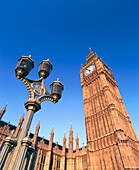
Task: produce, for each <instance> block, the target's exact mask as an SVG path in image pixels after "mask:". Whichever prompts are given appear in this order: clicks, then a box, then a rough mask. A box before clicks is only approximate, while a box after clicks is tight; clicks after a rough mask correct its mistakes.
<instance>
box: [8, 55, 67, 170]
mask: <svg viewBox="0 0 139 170" xmlns="http://www.w3.org/2000/svg"><path fill="white" fill-rule="evenodd" d="M33 68H34V61H33V60H32V58H31V56H22V57H21V58H20V59H19V60H18V64H17V66H16V68H15V74H16V77H17V79H20V80H21V81H23V83H24V84H25V85H26V87H27V90H28V92H29V99H28V100H27V101H26V102H25V107H26V109H27V115H26V118H25V121H24V124H23V127H22V129H21V132H20V133H19V135H18V137H17V145H16V147H15V148H14V150H13V153H12V157H11V159H10V160H9V161H6V162H8V163H9V165H8V169H10V170H13V169H14V170H19V169H22V167H23V163H24V159H25V154H26V152H27V148H28V147H29V146H30V142H28V143H27V144H26V145H25V144H24V145H25V146H26V147H25V146H24V147H23V141H24V139H25V137H26V134H27V132H28V131H29V128H30V125H31V122H32V118H33V115H34V113H35V112H37V111H38V110H40V109H41V102H42V101H45V100H50V101H52V102H53V103H54V104H55V103H56V102H58V100H59V99H60V98H61V95H62V91H63V89H64V86H63V84H62V83H60V81H59V79H57V81H54V82H53V83H52V84H51V85H50V93H49V92H48V91H47V89H46V87H45V85H44V79H46V78H47V77H48V76H49V74H50V72H51V71H52V69H53V67H52V64H51V62H50V61H49V59H47V60H45V61H42V62H41V63H40V65H39V71H38V74H39V77H40V78H39V79H38V80H31V79H28V78H26V76H27V75H28V74H29V72H30V71H31V70H32V69H33ZM24 143H25V142H24ZM22 155H23V156H22ZM21 156H22V158H21ZM17 162H18V163H17ZM6 167H7V165H6Z"/></svg>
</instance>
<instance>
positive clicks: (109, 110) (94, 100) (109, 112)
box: [0, 49, 139, 170]
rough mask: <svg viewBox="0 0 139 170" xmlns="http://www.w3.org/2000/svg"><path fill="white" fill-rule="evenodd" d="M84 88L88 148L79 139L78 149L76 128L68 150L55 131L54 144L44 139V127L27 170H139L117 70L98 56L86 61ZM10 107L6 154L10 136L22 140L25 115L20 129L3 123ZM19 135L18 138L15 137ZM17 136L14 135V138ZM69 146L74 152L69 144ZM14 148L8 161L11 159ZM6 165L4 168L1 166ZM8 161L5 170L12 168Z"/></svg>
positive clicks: (3, 133) (0, 131)
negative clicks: (117, 81)
mask: <svg viewBox="0 0 139 170" xmlns="http://www.w3.org/2000/svg"><path fill="white" fill-rule="evenodd" d="M80 76H81V87H82V91H83V103H84V116H85V127H86V140H87V145H86V146H83V147H82V148H79V138H78V134H77V135H76V139H75V142H76V143H75V145H76V149H75V150H74V149H73V143H74V139H73V130H72V125H71V127H70V130H69V137H68V139H66V135H65V134H64V135H63V145H62V146H61V145H59V144H58V143H54V142H53V138H54V130H53V129H52V131H51V133H50V139H49V140H47V139H44V138H42V137H39V136H38V134H39V129H40V122H38V124H37V126H36V129H35V133H34V134H32V133H31V134H30V141H31V142H32V147H33V148H34V150H32V147H29V148H28V150H27V152H26V155H25V161H24V164H23V168H22V169H23V170H137V169H139V141H138V138H137V135H136V132H135V130H134V128H133V125H132V123H131V120H130V117H129V115H128V113H127V111H126V108H125V105H124V103H123V100H122V98H121V95H120V93H119V90H118V86H117V83H116V80H115V78H114V76H113V73H112V71H111V69H110V68H109V67H108V66H107V64H106V63H104V62H103V61H102V59H100V58H99V57H98V56H97V55H96V54H95V53H94V52H92V51H91V49H90V53H89V55H88V56H87V57H86V63H85V64H84V65H83V66H82V67H81V70H80ZM5 111H6V106H5V107H4V108H3V109H2V110H1V112H0V148H1V152H2V148H3V147H4V144H5V141H6V140H7V139H9V136H10V137H11V136H12V137H11V138H12V139H13V140H14V139H16V138H18V135H19V133H20V130H21V128H22V123H23V121H24V115H23V116H22V117H21V118H20V120H19V122H18V125H17V126H13V125H11V124H10V123H6V122H4V121H2V120H1V119H2V116H3V114H4V113H5ZM13 130H14V132H13ZM11 132H12V134H11ZM67 140H68V146H66V141H67ZM12 147H13V146H12V145H11V148H10V149H9V150H8V151H7V155H6V157H10V154H11V150H12ZM0 164H1V163H0ZM6 164H7V162H6V159H5V162H4V163H3V166H2V169H4V170H7V168H6Z"/></svg>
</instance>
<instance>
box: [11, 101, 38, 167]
mask: <svg viewBox="0 0 139 170" xmlns="http://www.w3.org/2000/svg"><path fill="white" fill-rule="evenodd" d="M25 107H26V109H27V115H26V118H25V121H24V124H23V127H22V129H21V132H20V134H19V137H18V139H17V146H16V147H15V150H14V153H13V156H12V159H11V163H10V165H9V168H8V170H13V169H14V166H15V164H16V163H17V162H18V159H19V157H18V155H19V156H20V154H19V153H20V148H21V140H22V139H23V138H24V137H25V136H26V134H27V132H28V130H29V128H30V125H31V122H32V118H33V115H34V113H35V112H36V111H38V110H40V108H41V106H40V102H39V101H37V100H35V99H29V100H28V101H27V102H26V103H25Z"/></svg>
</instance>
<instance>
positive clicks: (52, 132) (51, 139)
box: [49, 128, 54, 148]
mask: <svg viewBox="0 0 139 170" xmlns="http://www.w3.org/2000/svg"><path fill="white" fill-rule="evenodd" d="M53 138H54V128H52V131H51V133H50V140H49V147H50V148H51V147H52V143H53Z"/></svg>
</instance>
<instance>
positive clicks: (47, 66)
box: [38, 59, 53, 78]
mask: <svg viewBox="0 0 139 170" xmlns="http://www.w3.org/2000/svg"><path fill="white" fill-rule="evenodd" d="M52 69H53V66H52V63H51V62H50V61H49V59H47V60H44V61H42V62H41V63H40V66H39V71H38V73H39V77H40V78H41V77H43V78H47V77H48V76H49V74H50V72H51V71H52Z"/></svg>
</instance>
